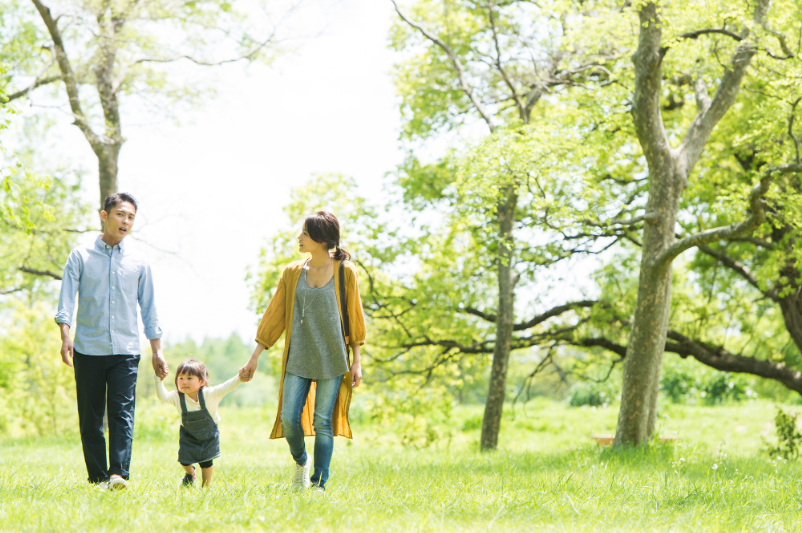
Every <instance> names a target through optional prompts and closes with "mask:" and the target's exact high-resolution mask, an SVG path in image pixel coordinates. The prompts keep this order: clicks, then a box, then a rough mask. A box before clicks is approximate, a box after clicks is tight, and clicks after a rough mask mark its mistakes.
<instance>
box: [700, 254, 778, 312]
mask: <svg viewBox="0 0 802 533" xmlns="http://www.w3.org/2000/svg"><path fill="white" fill-rule="evenodd" d="M698 248H699V251H700V252H702V253H704V254H707V255H709V256H710V257H712V258H714V259H715V260H716V261H718V262H719V263H721V264H722V265H724V266H725V267H727V268H729V269H730V270H732V271H733V272H735V273H736V274H738V275H739V276H741V277H742V278H743V279H745V280H746V281H747V282H748V283H749V284H750V285H752V286H753V287H754V288H756V289H757V290H759V291H760V292H761V293H762V294H764V295H765V296H767V297H768V298H770V299H771V300H773V301H775V302H777V301H779V298H778V297H777V293H776V292H774V291H773V290H771V289H768V290H765V291H764V290H763V289H762V288H761V287H760V284H759V283H758V280H757V277H755V275H754V274H752V272H750V271H749V269H748V268H746V265H744V264H743V263H740V262H739V261H736V260H735V259H733V258H732V257H730V256H728V255H727V254H725V253H723V252H719V251H718V250H714V249H712V248H710V247H709V246H706V245H704V244H703V245H700V246H698Z"/></svg>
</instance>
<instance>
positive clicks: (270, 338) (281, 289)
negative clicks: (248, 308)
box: [256, 270, 287, 348]
mask: <svg viewBox="0 0 802 533" xmlns="http://www.w3.org/2000/svg"><path fill="white" fill-rule="evenodd" d="M285 273H286V270H285V271H284V272H283V273H282V274H281V279H280V280H279V282H278V288H277V289H276V294H274V295H273V299H272V300H270V305H268V306H267V309H266V310H265V314H264V315H262V320H261V321H260V322H259V328H257V330H256V342H258V343H259V344H261V345H262V346H264V347H265V348H270V347H271V346H273V345H274V344H276V341H278V340H279V338H280V337H281V334H282V333H284V328H285V327H286V324H285V322H286V320H285V318H284V316H285V314H286V312H287V301H286V300H287V289H286V287H285V286H284V285H285Z"/></svg>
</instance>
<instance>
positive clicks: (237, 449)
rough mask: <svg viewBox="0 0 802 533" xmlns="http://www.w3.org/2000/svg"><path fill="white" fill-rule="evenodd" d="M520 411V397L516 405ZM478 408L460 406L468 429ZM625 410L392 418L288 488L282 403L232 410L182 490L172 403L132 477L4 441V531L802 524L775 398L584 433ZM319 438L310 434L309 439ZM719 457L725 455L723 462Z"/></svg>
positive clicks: (69, 453)
mask: <svg viewBox="0 0 802 533" xmlns="http://www.w3.org/2000/svg"><path fill="white" fill-rule="evenodd" d="M508 412H509V413H511V410H508ZM480 414H481V410H480V409H458V410H457V413H456V416H455V417H456V419H455V422H454V424H455V427H457V428H462V427H466V428H471V427H473V426H475V421H476V419H477V416H478V415H480ZM616 415H617V410H616V409H615V408H608V409H598V410H593V409H584V408H580V409H570V408H567V407H565V406H564V404H557V403H550V402H545V401H538V402H532V403H530V404H529V405H528V406H527V407H526V410H525V411H524V410H522V409H520V408H519V409H517V410H516V413H515V417H514V418H513V417H512V416H509V417H507V419H505V421H504V425H503V428H502V439H501V441H502V442H501V446H500V449H499V450H498V451H497V452H494V453H481V452H479V451H477V442H478V430H477V429H470V430H469V431H460V430H459V429H458V430H457V431H456V432H455V434H454V435H453V436H452V438H450V439H443V440H441V441H438V442H437V443H435V444H434V445H433V446H432V447H430V448H427V449H424V450H416V449H405V448H403V447H402V446H400V445H399V444H397V442H398V441H397V439H396V438H395V436H393V435H388V434H387V433H384V432H383V429H382V428H380V427H375V426H371V425H369V424H363V425H362V426H361V427H357V428H356V439H355V440H354V441H352V442H351V443H349V442H348V441H346V440H345V439H337V440H336V443H335V455H334V459H333V462H332V478H331V480H330V482H329V491H328V492H327V494H326V495H325V496H323V497H320V496H315V495H314V494H311V493H300V494H298V493H293V492H291V491H290V490H289V478H290V475H291V474H290V473H291V467H292V460H291V458H290V456H289V453H288V451H287V448H286V443H285V442H284V441H283V440H279V441H269V440H268V433H269V430H270V427H271V426H272V422H273V416H274V410H273V408H269V409H244V408H243V409H235V408H229V409H226V408H225V407H223V408H222V409H221V416H222V417H223V422H222V424H221V432H222V439H223V442H222V450H223V457H222V458H221V459H220V460H218V461H216V462H215V470H216V472H215V479H214V483H213V486H212V488H211V490H208V491H204V490H201V489H199V488H194V489H189V490H187V489H181V488H180V487H179V486H178V485H179V481H180V478H181V475H182V474H181V469H180V467H179V466H178V464H177V463H176V461H175V459H176V453H177V449H176V448H177V431H176V430H175V426H174V424H175V418H176V417H175V413H174V412H172V411H170V410H169V409H167V408H165V407H164V406H158V405H153V404H144V405H142V406H141V407H140V408H139V409H138V411H137V418H138V422H137V436H136V440H135V444H134V455H133V463H132V467H131V471H132V482H131V486H130V488H129V490H128V491H125V492H119V493H106V492H101V491H99V490H97V489H96V488H94V487H91V486H90V485H89V484H88V483H86V482H85V481H84V479H85V475H86V472H85V470H84V465H83V461H82V455H81V448H80V443H79V440H78V438H77V437H76V436H74V435H69V436H65V437H63V438H49V439H39V440H5V441H2V442H0V530H2V531H15V532H16V531H130V532H147V533H155V532H162V531H188V532H189V531H261V530H272V531H487V530H489V528H491V527H492V528H493V529H492V530H493V531H495V530H498V531H727V532H729V531H798V530H800V529H802V484H801V483H800V476H801V475H802V467H801V466H800V464H798V463H796V462H790V463H784V462H782V461H780V462H777V461H773V462H772V461H770V460H769V459H768V457H766V456H764V455H763V454H762V452H760V446H761V432H763V433H765V434H766V436H767V437H770V438H773V431H771V430H770V429H771V426H770V425H768V426H767V425H766V424H767V422H770V421H771V420H772V418H773V415H774V406H773V404H771V403H768V402H751V403H748V404H743V405H740V406H723V407H690V406H671V405H668V406H666V407H664V408H663V412H662V414H661V431H662V432H663V433H664V434H666V433H673V432H676V433H677V435H678V436H679V438H680V441H679V443H678V444H677V445H676V446H655V447H652V448H651V449H648V450H646V449H644V450H629V451H622V452H613V451H611V450H608V449H604V450H601V449H599V448H598V447H596V445H595V444H593V443H592V442H590V440H589V439H588V438H587V437H588V435H589V434H590V433H591V432H604V431H611V430H612V429H613V428H614V426H615V419H616ZM307 443H308V446H310V447H311V444H312V441H311V439H310V440H308V441H307ZM714 465H715V469H714Z"/></svg>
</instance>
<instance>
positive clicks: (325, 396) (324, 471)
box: [281, 373, 343, 488]
mask: <svg viewBox="0 0 802 533" xmlns="http://www.w3.org/2000/svg"><path fill="white" fill-rule="evenodd" d="M342 380H343V377H342V376H337V377H336V378H332V379H318V380H314V379H307V378H302V377H299V376H296V375H294V374H289V373H285V374H284V394H283V396H282V398H281V428H282V429H283V430H284V436H285V437H286V438H287V444H289V445H290V453H291V454H292V458H293V459H295V462H296V463H298V464H299V465H305V464H306V444H305V443H304V430H303V427H301V414H302V413H303V410H304V404H306V397H307V395H308V394H309V387H310V386H311V385H312V382H313V381H316V382H317V393H316V395H315V418H314V420H313V422H312V424H313V426H314V428H315V472H314V474H312V477H311V478H310V481H311V482H312V484H313V485H317V484H319V485H320V486H321V487H324V488H325V486H326V481H328V479H329V465H330V464H331V454H332V452H333V451H334V434H333V432H332V430H331V414H332V412H333V411H334V403H335V402H336V401H337V394H338V393H339V391H340V383H341V382H342Z"/></svg>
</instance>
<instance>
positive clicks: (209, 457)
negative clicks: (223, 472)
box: [154, 359, 242, 487]
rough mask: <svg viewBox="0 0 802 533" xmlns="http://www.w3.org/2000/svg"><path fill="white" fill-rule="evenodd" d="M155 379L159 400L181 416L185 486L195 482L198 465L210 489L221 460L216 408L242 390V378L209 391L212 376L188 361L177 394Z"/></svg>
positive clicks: (181, 370) (180, 455)
mask: <svg viewBox="0 0 802 533" xmlns="http://www.w3.org/2000/svg"><path fill="white" fill-rule="evenodd" d="M154 377H155V379H156V395H157V396H158V397H159V400H161V401H163V402H166V403H171V404H173V405H174V406H175V407H176V409H178V412H179V413H181V431H180V439H179V441H178V442H179V444H178V462H179V463H181V466H182V467H184V472H186V475H184V480H183V482H182V485H192V484H193V483H194V482H195V467H194V466H193V465H195V464H198V465H200V467H201V475H202V476H203V486H204V487H208V486H209V483H211V481H212V465H213V460H214V459H217V458H218V457H220V433H219V431H218V430H217V424H218V423H219V422H220V415H218V414H217V406H218V405H220V400H222V399H223V396H225V395H226V394H228V393H229V392H231V391H233V390H234V389H236V388H237V387H239V384H240V383H242V381H241V380H240V376H239V375H237V376H234V377H233V378H231V379H229V380H228V381H226V382H225V383H223V384H221V385H217V386H215V387H207V386H206V384H207V383H208V381H209V373H208V372H207V371H206V367H205V366H204V365H203V363H201V362H200V361H196V360H195V359H187V360H186V361H184V362H183V363H181V364H180V365H179V366H178V369H177V370H176V372H175V388H176V390H174V391H170V392H167V389H165V388H164V383H162V380H163V379H164V378H161V379H159V377H158V376H154Z"/></svg>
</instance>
